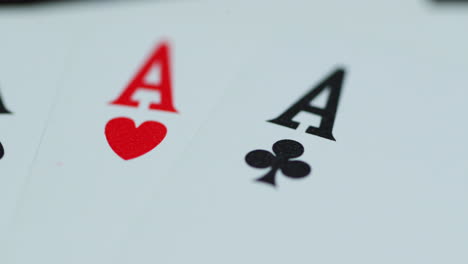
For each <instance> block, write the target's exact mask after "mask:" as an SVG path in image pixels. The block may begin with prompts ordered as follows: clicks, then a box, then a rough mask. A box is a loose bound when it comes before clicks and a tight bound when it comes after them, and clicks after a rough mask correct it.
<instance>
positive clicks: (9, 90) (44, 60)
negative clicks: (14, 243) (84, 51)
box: [0, 10, 73, 256]
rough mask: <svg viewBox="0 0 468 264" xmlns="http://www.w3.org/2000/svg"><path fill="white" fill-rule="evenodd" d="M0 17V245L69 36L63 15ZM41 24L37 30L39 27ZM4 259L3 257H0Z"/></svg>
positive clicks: (70, 40) (24, 180) (57, 80)
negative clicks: (59, 22)
mask: <svg viewBox="0 0 468 264" xmlns="http://www.w3.org/2000/svg"><path fill="white" fill-rule="evenodd" d="M3 11H6V10H2V12H1V16H0V34H1V35H2V41H1V45H0V58H1V59H0V237H1V238H0V244H1V246H0V247H1V248H2V249H5V246H4V244H3V243H4V242H6V241H5V238H6V237H7V233H8V231H9V230H10V224H11V221H13V218H14V216H13V215H14V211H15V209H16V205H17V203H18V199H19V198H20V197H21V193H22V191H23V189H24V186H25V185H26V183H27V177H28V176H29V173H30V172H31V166H32V163H33V161H34V159H35V157H36V153H37V148H38V147H39V144H40V141H41V139H42V135H43V131H44V128H45V127H46V125H47V120H48V116H49V113H50V110H51V107H52V104H53V102H54V99H55V95H56V92H57V90H58V89H59V83H60V81H61V80H62V77H63V72H64V70H65V68H66V67H65V65H66V59H67V56H68V52H69V50H70V48H71V46H72V43H73V37H72V35H70V34H69V33H68V31H66V30H64V28H62V27H59V26H57V21H66V17H65V14H57V13H55V12H48V13H47V14H46V13H44V12H38V13H36V12H35V13H25V12H19V11H17V12H13V14H14V15H13V14H10V13H8V12H3ZM38 24H41V28H39V27H38ZM0 255H2V256H3V255H4V254H0Z"/></svg>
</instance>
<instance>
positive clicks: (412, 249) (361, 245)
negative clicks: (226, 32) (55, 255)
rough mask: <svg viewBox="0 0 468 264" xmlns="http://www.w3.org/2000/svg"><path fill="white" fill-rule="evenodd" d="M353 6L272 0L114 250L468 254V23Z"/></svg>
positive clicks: (156, 256) (441, 257)
mask: <svg viewBox="0 0 468 264" xmlns="http://www.w3.org/2000/svg"><path fill="white" fill-rule="evenodd" d="M356 2H360V1H356ZM356 2H355V1H353V3H349V5H348V4H344V3H343V2H340V3H341V4H339V5H336V3H334V4H333V3H330V4H323V5H320V8H318V6H314V5H313V4H311V5H308V4H307V3H305V2H300V3H301V4H300V5H294V4H291V3H288V4H287V5H286V4H277V5H275V4H272V5H269V9H268V11H265V12H263V13H262V19H263V21H267V23H270V25H271V27H273V28H275V29H276V30H275V32H274V34H262V35H261V36H258V41H259V42H261V44H259V45H260V46H262V49H261V50H260V51H259V52H257V54H256V55H255V56H254V57H252V58H250V59H249V60H248V61H246V63H245V67H243V71H242V74H240V75H239V78H237V79H236V80H235V81H234V82H233V84H232V87H235V89H231V90H229V93H228V95H227V96H225V97H224V99H225V100H223V101H222V102H221V103H220V104H219V106H218V107H217V108H216V109H215V110H214V111H213V115H212V116H211V117H210V118H209V119H208V120H207V122H206V123H205V125H204V126H203V128H201V129H200V130H199V133H197V136H196V137H195V140H194V141H193V142H192V144H190V147H189V148H188V150H187V153H185V155H182V157H181V159H180V160H179V162H177V166H175V167H174V169H173V173H172V174H171V175H170V176H169V177H167V178H166V179H167V181H165V183H164V186H165V188H164V189H163V190H162V191H161V192H160V193H158V194H156V196H155V199H154V200H153V201H152V203H151V208H152V209H151V215H148V216H147V217H146V218H145V219H143V220H141V221H140V222H139V223H140V225H138V229H139V232H137V235H134V236H131V237H129V238H128V239H127V240H126V243H125V244H123V245H122V251H125V250H127V253H126V256H125V258H120V259H118V260H117V259H116V262H119V263H460V264H461V263H465V262H466V261H467V260H468V255H467V254H466V252H465V249H464V248H465V247H466V246H467V240H466V236H467V234H468V229H467V226H466V224H465V223H466V221H467V220H468V215H467V213H466V212H467V211H466V203H467V201H468V195H467V194H466V186H467V179H466V172H467V171H468V164H467V163H466V158H467V157H468V152H467V146H468V142H467V140H465V139H464V135H465V134H466V133H467V132H468V126H467V125H466V123H465V122H463V121H462V120H463V119H464V115H465V113H466V112H467V111H468V106H467V105H466V103H465V102H464V101H465V99H464V98H465V97H466V96H467V95H468V94H467V90H466V89H465V88H464V87H467V86H468V79H467V78H465V74H464V72H465V71H466V69H468V63H467V62H468V60H467V59H468V58H467V56H466V54H465V53H463V52H462V51H463V50H464V49H465V47H466V45H467V44H468V39H467V38H464V37H462V36H460V35H459V32H461V31H462V29H463V28H464V27H465V26H466V23H467V21H466V20H457V21H455V20H453V19H451V18H450V17H448V16H433V14H432V13H431V12H427V10H426V9H425V7H424V6H420V5H408V6H407V8H404V10H405V11H401V4H402V3H399V4H398V3H392V4H387V5H384V6H382V3H380V4H379V7H380V10H385V12H375V11H374V10H375V9H373V7H374V8H375V7H376V6H374V5H373V4H370V3H368V5H367V6H366V9H360V7H362V6H361V5H360V4H357V3H356ZM337 6H340V8H339V9H337V8H336V7H337ZM314 7H316V8H314ZM313 10H318V11H316V12H314V11H313ZM365 10H368V11H365ZM287 14H294V16H292V15H287ZM280 15H283V16H287V19H286V20H281V21H278V20H275V18H277V17H279V16H280ZM242 19H243V21H244V22H246V21H247V22H246V23H247V24H248V21H253V20H254V19H255V16H254V15H252V16H249V14H243V15H242ZM250 19H251V20H250ZM349 21H352V23H351V24H352V25H351V24H350V22H349ZM299 25H307V26H303V27H299ZM124 255H125V254H124Z"/></svg>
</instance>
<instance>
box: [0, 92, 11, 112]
mask: <svg viewBox="0 0 468 264" xmlns="http://www.w3.org/2000/svg"><path fill="white" fill-rule="evenodd" d="M0 114H11V112H10V111H8V109H6V107H5V104H3V101H2V96H1V95H0Z"/></svg>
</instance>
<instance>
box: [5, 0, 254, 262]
mask: <svg viewBox="0 0 468 264" xmlns="http://www.w3.org/2000/svg"><path fill="white" fill-rule="evenodd" d="M214 10H219V11H223V9H222V8H220V7H217V8H216V9H214ZM103 17H105V20H106V23H100V22H101V21H102V19H103ZM224 17H225V15H224V13H223V12H213V9H212V6H211V5H208V4H201V3H195V4H178V5H152V4H148V5H141V6H138V7H133V8H128V7H127V8H125V9H118V8H116V9H113V10H110V11H108V12H106V13H105V14H103V13H101V12H99V13H97V12H96V13H94V14H91V13H86V14H85V15H83V16H82V17H80V21H82V23H85V24H86V25H93V27H92V28H90V29H89V31H87V33H86V34H84V35H83V36H82V38H81V39H80V43H79V45H80V47H79V48H77V49H75V51H74V53H73V58H72V61H73V64H72V66H71V67H70V71H69V73H70V74H67V76H66V82H64V88H63V89H62V90H61V92H60V93H59V95H58V97H57V104H56V107H55V108H54V110H53V114H52V116H51V118H50V121H49V123H48V128H47V130H46V132H45V135H44V138H43V143H42V145H41V148H40V150H39V152H38V156H37V162H36V164H35V166H33V168H32V170H31V180H30V183H29V186H28V189H27V190H26V194H25V197H24V201H25V202H24V204H23V205H22V207H21V208H20V216H19V218H18V220H17V223H16V226H15V230H14V231H15V234H14V236H12V238H11V244H10V249H11V250H10V256H9V260H10V261H11V262H12V263H30V262H31V261H32V259H34V260H35V261H44V262H45V261H47V262H48V263H95V262H100V263H110V262H109V258H114V257H115V255H116V254H117V252H116V250H117V249H118V247H117V246H120V245H121V244H122V241H121V239H122V238H123V237H126V235H127V233H128V231H127V229H128V228H129V224H130V223H135V221H134V218H135V217H136V216H137V215H138V216H141V215H143V212H142V210H143V209H145V208H146V207H143V205H145V206H146V205H147V202H148V201H147V199H148V198H149V197H151V196H152V194H153V193H154V192H156V191H157V190H158V189H160V188H162V186H160V185H159V184H158V182H159V180H160V179H162V178H163V177H165V176H166V175H167V173H168V170H169V169H170V168H171V167H172V166H174V165H175V164H174V162H175V161H176V158H177V157H178V156H179V155H180V154H181V152H182V151H183V150H184V148H185V146H186V145H187V143H188V142H189V140H190V139H191V137H192V136H193V134H194V133H195V132H196V130H197V128H198V126H199V124H200V123H201V122H202V121H203V120H204V119H205V118H206V115H207V113H208V111H209V110H210V109H211V106H212V105H213V104H214V103H215V102H216V100H217V98H218V97H219V96H220V95H221V94H222V93H223V91H224V89H225V88H226V87H227V86H228V83H229V81H230V80H231V76H233V74H234V72H235V71H236V70H237V71H238V70H239V69H240V68H239V67H240V66H239V65H243V61H244V60H245V59H246V58H248V57H249V54H251V53H252V52H253V51H254V50H255V48H254V47H255V43H252V42H250V41H249V38H239V37H238V34H236V33H235V32H234V31H232V30H231V29H232V28H233V27H235V24H232V23H230V22H229V20H226V21H227V22H223V19H225V18H224ZM241 63H242V64H241ZM44 237H47V239H46V241H44ZM42 242H45V243H42ZM24 252H28V253H27V254H24Z"/></svg>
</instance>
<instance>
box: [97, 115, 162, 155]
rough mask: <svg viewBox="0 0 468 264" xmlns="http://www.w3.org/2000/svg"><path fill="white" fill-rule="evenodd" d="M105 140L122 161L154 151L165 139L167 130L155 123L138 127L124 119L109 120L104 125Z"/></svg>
mask: <svg viewBox="0 0 468 264" xmlns="http://www.w3.org/2000/svg"><path fill="white" fill-rule="evenodd" d="M105 133H106V139H107V142H108V143H109V146H110V147H111V148H112V150H113V151H114V152H115V153H116V154H117V155H119V156H120V157H121V158H122V159H124V160H129V159H133V158H136V157H139V156H141V155H143V154H145V153H147V152H149V151H150V150H152V149H154V148H155V147H156V146H157V145H159V143H161V141H163V139H164V138H165V137H166V133H167V128H166V126H164V125H163V124H161V123H159V122H155V121H146V122H144V123H142V124H141V125H140V126H139V127H136V126H135V122H134V121H133V120H132V119H130V118H126V117H117V118H114V119H111V120H110V121H109V122H107V124H106V131H105Z"/></svg>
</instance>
